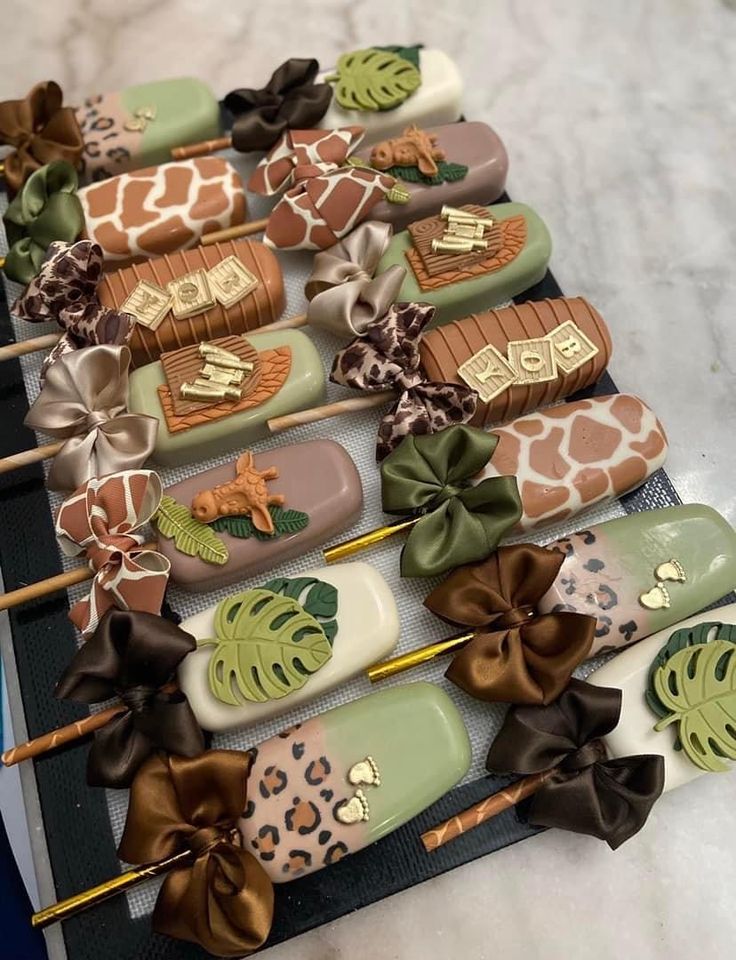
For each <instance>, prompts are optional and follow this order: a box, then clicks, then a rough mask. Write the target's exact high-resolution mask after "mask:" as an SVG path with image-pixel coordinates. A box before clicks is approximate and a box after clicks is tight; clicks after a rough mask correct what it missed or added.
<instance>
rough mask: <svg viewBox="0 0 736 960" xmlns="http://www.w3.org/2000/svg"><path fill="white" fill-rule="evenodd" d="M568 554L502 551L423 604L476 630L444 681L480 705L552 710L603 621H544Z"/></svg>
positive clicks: (568, 616)
mask: <svg viewBox="0 0 736 960" xmlns="http://www.w3.org/2000/svg"><path fill="white" fill-rule="evenodd" d="M563 559H564V558H563V556H562V554H560V553H558V552H557V551H555V550H545V549H544V548H543V547H537V546H535V545H534V544H530V543H524V544H519V545H516V546H510V547H499V548H498V550H497V551H496V553H495V554H493V555H492V556H490V557H489V558H488V559H487V560H483V561H481V562H480V563H472V564H468V565H467V566H464V567H459V568H458V569H457V570H454V571H453V572H452V573H451V574H450V576H449V577H448V578H447V579H446V580H445V581H444V582H443V583H441V584H440V585H439V586H438V587H436V588H435V589H434V590H433V591H432V592H431V593H430V594H429V596H428V597H427V598H426V600H425V601H424V605H425V606H426V607H427V608H428V609H429V610H431V611H432V613H434V614H436V615H437V616H438V617H440V618H441V619H442V620H444V621H445V622H446V623H450V624H453V625H454V626H458V627H471V628H472V629H473V631H474V636H473V639H472V640H471V641H470V642H469V643H468V644H467V645H466V646H465V647H463V648H462V649H461V650H460V651H459V652H458V653H456V654H455V656H454V657H453V660H452V663H451V664H450V666H449V667H448V668H447V671H446V672H445V676H446V677H447V678H448V679H449V680H451V681H452V682H453V683H455V684H456V685H457V686H458V687H460V688H461V689H462V690H465V691H466V693H469V694H470V695H471V696H473V697H477V698H478V699H479V700H493V701H501V702H504V703H529V704H544V703H550V702H551V701H552V700H554V699H555V698H556V697H557V696H559V694H560V693H561V692H562V691H563V690H564V689H565V687H566V685H567V683H568V681H569V679H570V676H571V674H572V671H573V670H574V669H575V667H577V666H578V664H579V663H580V662H581V661H582V660H584V659H585V657H586V656H587V654H588V652H589V651H590V648H591V646H592V643H593V636H594V633H595V626H596V621H595V617H588V616H584V615H582V614H578V613H568V612H561V613H550V614H544V615H538V614H537V613H536V610H535V606H534V605H535V604H536V603H537V602H538V601H539V599H540V597H542V596H543V595H544V594H545V593H546V591H547V590H548V589H549V587H550V586H551V584H552V583H553V582H554V580H555V578H556V576H557V573H558V571H559V569H560V567H561V566H562V561H563Z"/></svg>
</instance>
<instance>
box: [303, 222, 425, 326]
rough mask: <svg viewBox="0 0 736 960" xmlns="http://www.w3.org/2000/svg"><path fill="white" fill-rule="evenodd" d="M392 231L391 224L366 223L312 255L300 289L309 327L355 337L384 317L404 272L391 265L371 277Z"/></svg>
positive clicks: (400, 268) (398, 288)
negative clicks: (307, 275)
mask: <svg viewBox="0 0 736 960" xmlns="http://www.w3.org/2000/svg"><path fill="white" fill-rule="evenodd" d="M392 232H393V231H392V228H391V225H390V224H388V223H380V222H379V221H377V220H368V221H367V222H366V223H361V224H360V225H359V226H357V227H356V228H355V229H354V230H352V231H351V232H350V233H349V234H348V235H347V237H344V238H343V239H342V240H340V241H338V242H337V243H336V244H335V245H334V246H332V247H330V248H329V249H328V250H321V251H319V252H318V253H315V255H314V261H313V264H312V273H311V275H310V277H309V279H308V280H307V283H306V286H305V288H304V293H305V295H306V297H307V300H309V306H308V307H307V320H308V322H309V324H310V326H313V327H320V328H321V329H323V330H327V331H328V332H329V333H334V335H335V336H336V337H359V336H361V335H362V334H363V333H365V331H366V330H367V329H368V328H369V327H370V326H371V324H373V323H375V321H376V320H378V319H379V318H381V317H383V316H385V314H386V313H387V311H388V309H389V307H390V306H391V304H392V303H393V302H394V301H395V300H396V298H397V297H398V295H399V290H400V289H401V284H402V283H403V282H404V277H405V276H406V269H405V268H404V267H400V266H399V265H398V264H394V265H393V266H392V267H389V269H388V270H386V271H385V272H384V273H381V274H379V275H378V276H377V277H374V274H375V272H376V268H377V267H378V262H379V260H380V259H381V257H382V256H383V254H384V253H385V252H386V248H387V247H388V245H389V242H390V240H391V235H392Z"/></svg>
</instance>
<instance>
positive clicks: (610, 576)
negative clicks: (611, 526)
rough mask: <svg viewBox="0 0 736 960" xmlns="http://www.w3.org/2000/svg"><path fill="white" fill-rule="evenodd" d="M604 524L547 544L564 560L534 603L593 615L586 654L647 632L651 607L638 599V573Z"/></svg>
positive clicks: (545, 610) (551, 610) (613, 647)
mask: <svg viewBox="0 0 736 960" xmlns="http://www.w3.org/2000/svg"><path fill="white" fill-rule="evenodd" d="M604 528H605V524H603V525H602V526H595V527H591V528H590V529H589V530H581V531H580V532H578V533H573V534H570V536H568V537H562V538H561V539H560V540H556V541H555V542H554V543H551V544H549V548H550V549H553V550H558V551H559V552H560V553H563V554H564V555H565V559H564V560H563V562H562V566H561V567H560V570H559V572H558V574H557V578H556V580H555V582H554V583H553V584H552V586H551V587H550V588H549V590H548V591H547V592H546V593H545V595H544V596H543V597H542V598H541V600H540V601H539V603H538V604H537V609H538V610H539V612H540V613H557V612H558V611H561V610H569V611H570V612H572V613H583V614H587V615H588V616H592V617H595V619H596V629H595V637H594V640H593V646H592V647H591V650H590V653H589V654H588V656H589V657H596V656H598V655H600V654H602V653H610V652H611V651H613V650H618V649H619V648H620V647H624V646H627V645H628V644H630V643H634V642H635V641H637V640H640V639H642V638H643V637H647V636H649V634H650V633H651V624H650V615H649V612H648V611H647V610H646V609H644V608H643V607H642V606H641V604H640V603H639V601H638V597H639V593H640V592H641V582H642V578H641V572H640V571H638V570H630V569H628V568H627V567H625V566H624V565H623V563H622V561H621V559H620V551H619V550H617V549H616V545H615V544H612V543H610V542H609V540H608V537H607V536H606V534H605V530H604Z"/></svg>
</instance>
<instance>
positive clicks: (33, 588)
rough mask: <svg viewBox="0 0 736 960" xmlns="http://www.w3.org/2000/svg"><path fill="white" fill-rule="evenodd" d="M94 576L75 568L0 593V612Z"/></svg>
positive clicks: (150, 545)
mask: <svg viewBox="0 0 736 960" xmlns="http://www.w3.org/2000/svg"><path fill="white" fill-rule="evenodd" d="M156 546H157V544H155V543H144V544H143V545H142V546H141V547H137V548H136V552H139V551H143V550H155V549H156ZM94 575H95V574H94V570H91V569H90V568H89V567H88V566H83V567H76V568H75V569H74V570H66V571H64V573H57V574H56V576H55V577H49V578H48V579H46V580H39V581H38V583H30V584H29V585H28V586H27V587H20V588H19V589H18V590H11V591H10V593H0V610H10V608H11V607H18V606H20V604H22V603H28V601H29V600H38V599H39V598H40V597H47V596H48V595H49V594H51V593H56V591H57V590H65V589H66V588H67V587H73V586H75V585H76V584H77V583H84V581H85V580H91V579H92V577H93V576H94Z"/></svg>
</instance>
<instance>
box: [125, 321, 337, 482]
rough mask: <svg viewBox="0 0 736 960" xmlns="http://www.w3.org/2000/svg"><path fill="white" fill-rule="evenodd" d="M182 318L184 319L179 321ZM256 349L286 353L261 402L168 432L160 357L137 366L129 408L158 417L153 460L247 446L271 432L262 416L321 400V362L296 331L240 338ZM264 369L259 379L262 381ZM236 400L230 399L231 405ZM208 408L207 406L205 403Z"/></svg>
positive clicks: (201, 456)
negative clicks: (284, 369) (276, 380)
mask: <svg viewBox="0 0 736 960" xmlns="http://www.w3.org/2000/svg"><path fill="white" fill-rule="evenodd" d="M182 322H186V321H182ZM244 339H246V340H247V341H248V343H249V344H250V345H251V346H252V347H253V349H254V350H257V351H258V353H259V354H262V355H263V354H265V353H267V352H269V351H273V352H278V353H279V354H280V355H281V356H282V357H283V355H284V353H285V350H288V351H289V352H290V367H289V372H288V375H287V376H286V379H285V380H284V382H283V384H282V385H281V386H279V387H277V388H276V392H273V393H271V394H270V395H269V396H268V398H267V399H265V400H263V402H254V403H253V405H252V406H247V407H246V408H245V409H242V410H238V411H236V412H233V413H228V414H227V415H226V416H221V417H219V418H217V419H208V420H207V422H204V423H200V424H197V425H195V426H188V427H186V428H185V429H183V430H178V431H175V432H170V431H169V429H168V426H167V422H166V418H165V416H164V411H163V407H162V406H161V399H160V395H159V392H158V388H159V387H160V386H164V385H165V384H166V377H165V375H164V368H163V366H162V364H161V361H160V360H157V361H156V362H155V363H149V364H146V366H144V367H138V369H137V370H134V371H133V373H131V375H130V381H129V390H128V409H129V410H130V412H131V413H141V414H146V415H148V416H151V417H156V418H157V419H158V421H159V427H158V436H157V438H156V447H155V449H154V452H153V455H152V460H153V461H154V462H155V463H157V464H161V465H162V466H167V467H170V466H178V465H179V464H182V463H190V462H192V461H201V460H207V459H208V458H209V457H214V456H218V455H221V454H223V453H227V451H228V450H235V449H239V450H242V449H245V448H246V447H247V446H248V444H250V443H253V442H255V441H256V440H261V439H263V438H264V437H267V436H269V432H268V428H267V426H266V421H267V420H268V419H270V418H271V417H279V416H282V415H283V414H287V413H293V412H294V411H296V410H305V409H307V408H309V407H313V406H316V405H317V404H319V403H321V402H322V400H323V397H324V390H325V381H324V371H323V369H322V361H321V360H320V356H319V354H318V352H317V350H316V348H315V346H314V344H313V343H312V341H311V340H310V338H309V337H307V336H305V334H303V333H300V331H298V330H278V331H273V332H271V333H253V334H249V335H248V337H246V338H244ZM266 379H267V378H266V375H265V374H264V376H263V379H262V382H263V381H265V380H266ZM236 405H237V404H236V402H234V401H233V403H232V406H233V407H235V406H236ZM208 409H210V408H208Z"/></svg>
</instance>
